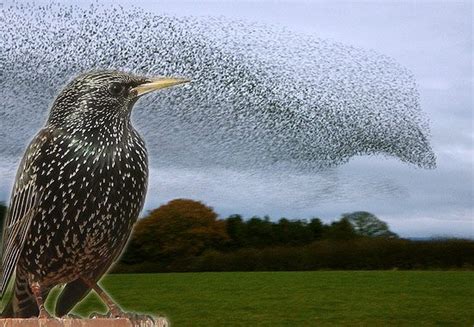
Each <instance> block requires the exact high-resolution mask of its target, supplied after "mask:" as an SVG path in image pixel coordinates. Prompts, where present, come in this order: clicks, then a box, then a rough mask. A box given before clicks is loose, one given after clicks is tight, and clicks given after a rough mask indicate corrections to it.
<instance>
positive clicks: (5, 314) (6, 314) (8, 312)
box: [1, 296, 14, 318]
mask: <svg viewBox="0 0 474 327" xmlns="http://www.w3.org/2000/svg"><path fill="white" fill-rule="evenodd" d="M13 316H14V315H13V296H10V299H9V300H8V303H7V305H6V306H5V307H4V308H3V311H2V314H1V317H2V318H13Z"/></svg>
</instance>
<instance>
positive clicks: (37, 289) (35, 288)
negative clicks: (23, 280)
mask: <svg viewBox="0 0 474 327" xmlns="http://www.w3.org/2000/svg"><path fill="white" fill-rule="evenodd" d="M30 288H31V291H32V292H33V295H34V296H35V300H36V304H37V305H38V309H39V315H38V318H40V319H48V318H52V317H51V315H50V314H49V313H48V311H46V309H45V308H44V302H43V295H42V292H41V286H40V284H39V283H38V282H32V283H30Z"/></svg>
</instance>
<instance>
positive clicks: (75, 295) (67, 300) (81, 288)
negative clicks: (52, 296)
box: [56, 279, 91, 317]
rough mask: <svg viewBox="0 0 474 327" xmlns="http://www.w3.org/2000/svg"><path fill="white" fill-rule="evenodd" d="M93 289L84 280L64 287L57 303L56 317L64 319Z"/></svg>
mask: <svg viewBox="0 0 474 327" xmlns="http://www.w3.org/2000/svg"><path fill="white" fill-rule="evenodd" d="M90 290H91V288H90V287H89V286H88V285H86V284H85V283H84V282H83V281H82V279H76V280H75V281H72V282H70V283H68V284H67V285H66V287H64V289H63V291H62V292H61V294H60V295H59V298H58V301H57V302H56V316H57V317H62V316H64V315H67V314H68V313H69V311H71V309H72V308H73V307H74V306H75V305H76V304H77V303H79V302H80V301H81V300H82V299H83V298H84V297H85V296H86V295H87V293H89V291H90Z"/></svg>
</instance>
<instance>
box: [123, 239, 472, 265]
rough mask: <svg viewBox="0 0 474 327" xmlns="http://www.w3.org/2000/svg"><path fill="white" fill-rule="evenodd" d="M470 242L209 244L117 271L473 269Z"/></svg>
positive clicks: (380, 240)
mask: <svg viewBox="0 0 474 327" xmlns="http://www.w3.org/2000/svg"><path fill="white" fill-rule="evenodd" d="M473 268H474V242H473V241H467V240H436V241H411V240H403V239H387V238H357V239H352V240H321V241H316V242H313V243H311V244H309V245H304V246H272V247H265V248H241V249H237V250H235V251H219V250H215V249H214V250H208V251H206V252H204V253H203V254H201V255H199V256H196V257H192V258H187V259H186V260H182V258H181V259H179V260H177V261H175V262H174V263H173V264H172V265H168V266H166V267H165V266H160V265H159V264H158V263H157V264H153V263H141V264H140V265H124V264H123V263H122V264H119V265H118V266H116V268H115V270H114V271H115V272H165V271H292V270H320V269H334V270H375V269H377V270H388V269H473Z"/></svg>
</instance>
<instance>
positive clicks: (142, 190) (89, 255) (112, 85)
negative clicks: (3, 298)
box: [0, 71, 186, 317]
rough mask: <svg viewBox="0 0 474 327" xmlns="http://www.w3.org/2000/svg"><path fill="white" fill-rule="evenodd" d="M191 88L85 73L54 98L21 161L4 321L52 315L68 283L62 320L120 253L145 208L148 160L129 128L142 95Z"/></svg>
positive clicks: (5, 271)
mask: <svg viewBox="0 0 474 327" xmlns="http://www.w3.org/2000/svg"><path fill="white" fill-rule="evenodd" d="M183 82H186V81H185V80H182V79H171V78H161V79H155V80H151V79H147V78H144V77H137V76H132V75H129V74H125V73H120V72H113V71H100V72H92V73H88V74H84V75H81V76H79V77H77V78H76V79H74V80H73V81H72V82H71V83H69V84H68V85H67V86H66V88H65V89H64V90H63V91H62V92H61V93H60V94H59V96H58V97H57V99H56V100H55V102H54V104H53V107H52V109H51V112H50V116H49V119H48V121H47V124H46V126H45V127H44V128H43V129H41V130H40V131H39V133H38V134H37V135H36V136H35V138H34V139H33V141H32V142H31V144H30V145H29V147H28V149H27V150H26V153H25V155H24V157H23V160H22V161H21V163H20V166H19V169H18V173H17V176H16V180H15V184H14V187H13V192H12V196H11V202H10V211H9V213H8V214H7V219H6V221H5V225H4V230H3V246H2V262H1V266H2V280H1V286H0V287H1V290H0V291H1V293H2V295H3V293H4V291H5V288H6V285H7V284H8V281H9V279H10V277H11V276H12V274H13V272H14V271H15V270H16V277H15V285H14V292H13V296H12V298H11V300H10V302H9V304H8V305H7V307H6V308H5V310H4V311H3V314H2V315H3V316H6V317H31V316H38V315H39V316H40V317H46V316H48V313H47V312H46V311H45V310H44V307H43V299H45V298H46V296H47V295H48V292H49V291H50V289H51V288H53V287H54V286H56V285H59V284H66V287H65V288H64V289H63V291H62V294H61V295H60V297H59V300H58V303H57V306H56V314H57V315H58V316H63V315H65V314H67V313H68V312H69V311H70V310H71V309H72V307H73V306H74V305H75V304H76V303H77V302H78V301H80V300H81V299H82V298H83V297H84V296H85V295H86V294H87V293H88V292H89V291H90V289H91V288H93V289H94V290H96V291H97V292H98V294H99V295H100V296H101V298H102V299H103V300H104V301H105V302H106V304H107V305H108V306H109V308H110V312H111V314H112V315H114V316H118V315H121V311H120V310H118V308H117V307H116V306H115V305H114V303H113V302H112V301H111V300H110V298H109V297H108V296H107V295H106V294H105V293H104V292H103V291H102V290H101V289H100V287H99V286H97V284H96V283H97V281H98V280H99V279H100V277H101V276H102V275H103V274H104V273H105V272H106V271H107V270H108V268H109V267H110V266H111V264H112V263H113V262H114V261H115V260H116V259H117V257H118V256H119V255H120V253H121V252H122V250H123V248H124V246H125V244H126V242H127V240H128V237H129V235H130V232H131V230H132V226H133V224H134V223H135V221H136V219H137V217H138V215H139V213H140V210H141V209H142V206H143V203H144V200H145V194H146V189H147V177H148V162H147V151H146V148H145V144H144V141H143V140H142V138H141V137H140V135H139V134H138V133H137V131H136V130H135V129H134V128H133V126H132V124H131V122H130V113H131V110H132V107H133V105H134V104H135V102H136V100H137V99H138V97H139V96H141V95H142V94H145V93H148V92H150V91H152V90H155V89H160V88H164V87H168V86H172V85H176V84H180V83H183Z"/></svg>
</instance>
